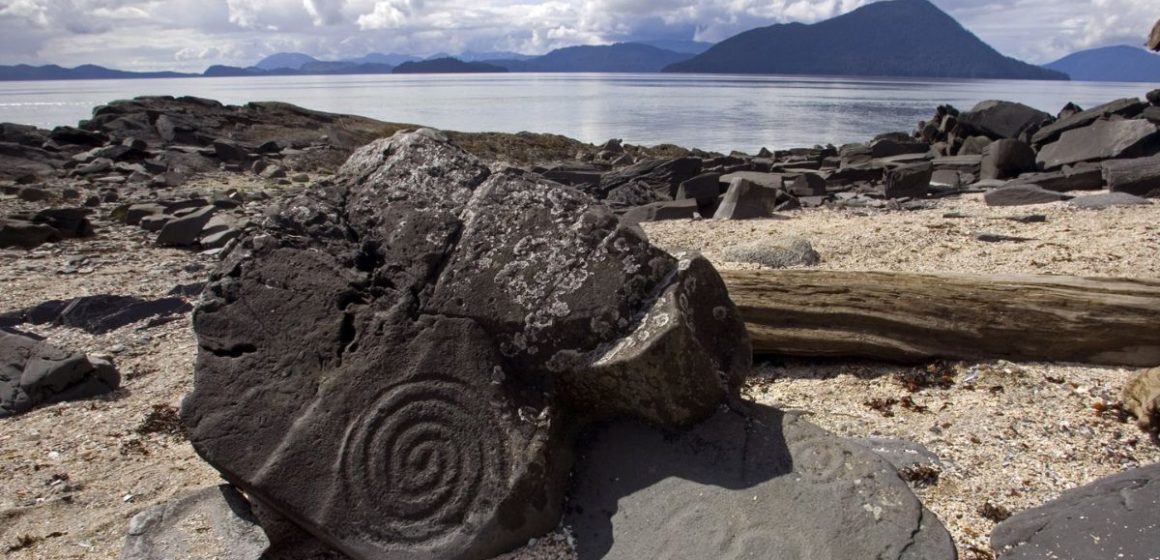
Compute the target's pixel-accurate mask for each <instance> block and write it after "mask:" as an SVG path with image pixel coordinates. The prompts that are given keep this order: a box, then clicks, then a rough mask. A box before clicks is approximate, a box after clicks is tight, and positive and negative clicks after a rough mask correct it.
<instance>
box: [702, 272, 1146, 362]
mask: <svg viewBox="0 0 1160 560" xmlns="http://www.w3.org/2000/svg"><path fill="white" fill-rule="evenodd" d="M721 275H722V277H723V278H724V279H725V283H726V285H727V286H728V287H729V294H730V297H731V298H732V299H733V301H734V303H736V304H737V307H738V309H739V310H740V312H741V315H742V317H743V318H744V319H745V323H746V328H747V329H748V330H749V335H750V337H751V339H752V342H753V350H754V353H758V354H779V355H793V356H811V357H865V358H875V359H884V360H890V361H903V362H913V361H923V360H929V359H934V358H950V359H974V360H984V359H1009V360H1022V361H1058V362H1079V363H1089V364H1103V365H1118V366H1133V367H1148V366H1155V365H1160V280H1124V279H1101V278H1076V277H1065V276H984V275H966V274H907V273H889V272H848V271H825V270H787V271H722V272H721Z"/></svg>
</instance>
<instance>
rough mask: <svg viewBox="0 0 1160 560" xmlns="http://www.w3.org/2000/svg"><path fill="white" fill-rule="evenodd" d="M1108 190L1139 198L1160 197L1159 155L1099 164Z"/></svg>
mask: <svg viewBox="0 0 1160 560" xmlns="http://www.w3.org/2000/svg"><path fill="white" fill-rule="evenodd" d="M1100 168H1101V169H1102V171H1103V179H1104V181H1106V182H1107V184H1108V190H1110V191H1112V192H1123V193H1128V194H1134V195H1139V196H1160V155H1158V156H1152V157H1147V158H1136V159H1124V160H1114V161H1105V162H1103V163H1101V164H1100Z"/></svg>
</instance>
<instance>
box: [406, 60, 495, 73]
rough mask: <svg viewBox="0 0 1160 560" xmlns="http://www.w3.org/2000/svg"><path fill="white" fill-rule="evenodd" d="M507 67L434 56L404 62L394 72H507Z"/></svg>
mask: <svg viewBox="0 0 1160 560" xmlns="http://www.w3.org/2000/svg"><path fill="white" fill-rule="evenodd" d="M507 71H508V70H507V68H504V67H502V66H496V65H494V64H488V63H486V62H464V61H462V60H459V59H457V58H436V59H434V60H421V61H418V62H404V63H402V64H400V65H398V66H396V67H395V70H394V73H395V74H476V73H495V72H507Z"/></svg>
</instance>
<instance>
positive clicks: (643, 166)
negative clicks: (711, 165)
mask: <svg viewBox="0 0 1160 560" xmlns="http://www.w3.org/2000/svg"><path fill="white" fill-rule="evenodd" d="M700 173H701V159H700V158H695V157H682V158H675V159H647V160H644V161H642V162H639V163H636V164H634V165H630V166H628V167H625V168H623V169H618V170H616V171H611V172H609V173H606V174H605V175H604V177H602V178H601V179H600V184H599V185H598V186H597V187H596V188H595V190H592V191H586V192H589V194H592V195H593V196H595V197H597V198H601V199H603V198H605V197H606V196H607V195H608V192H609V191H611V190H612V189H615V188H616V187H619V186H621V185H624V184H627V183H630V182H634V181H635V182H641V183H644V184H646V185H648V186H649V188H650V189H652V190H654V191H656V192H657V193H658V194H660V195H662V196H664V197H665V198H666V199H667V200H672V199H673V198H674V197H675V196H676V194H677V188H678V187H679V186H680V184H681V183H682V182H684V181H687V180H689V179H692V178H693V177H696V176H697V175H698V174H700Z"/></svg>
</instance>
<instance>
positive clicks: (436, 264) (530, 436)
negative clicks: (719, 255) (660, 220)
mask: <svg viewBox="0 0 1160 560" xmlns="http://www.w3.org/2000/svg"><path fill="white" fill-rule="evenodd" d="M674 188H675V187H674ZM194 328H195V331H196V332H197V335H198V341H199V346H200V351H199V354H198V361H197V372H196V379H195V387H194V391H193V392H192V393H191V394H190V395H189V396H188V397H187V399H186V401H185V403H184V405H183V407H182V417H183V420H184V422H185V423H186V425H187V427H188V428H189V432H190V439H191V441H192V443H193V445H194V447H195V449H196V450H197V451H198V452H199V453H200V454H201V455H202V456H203V457H204V458H206V460H208V461H209V462H210V463H211V464H213V465H214V466H215V467H217V468H218V469H219V470H220V471H221V472H222V473H223V474H224V475H225V476H226V478H227V479H228V480H230V481H231V482H233V483H235V484H236V485H238V486H239V487H241V488H242V489H244V490H245V491H246V492H247V493H248V494H250V495H252V496H254V497H255V498H257V499H259V500H260V501H261V502H262V503H263V504H265V505H267V506H269V507H270V508H271V509H272V510H274V511H276V512H277V513H278V514H280V515H282V516H284V517H286V518H287V519H289V520H291V521H292V522H294V523H295V524H297V525H299V526H300V527H301V528H303V529H305V530H307V531H309V532H310V533H311V534H313V535H314V536H315V537H316V538H318V539H320V540H322V541H324V542H325V543H327V544H328V545H330V546H332V547H334V548H335V549H337V550H340V551H342V552H343V553H345V554H347V555H350V556H352V557H354V558H356V559H369V558H381V557H386V556H390V557H392V558H413V559H418V558H432V559H434V558H487V557H490V556H492V555H495V554H498V553H501V552H504V551H506V550H508V549H510V548H512V547H514V546H516V545H518V544H522V543H524V542H526V541H527V540H528V539H529V538H532V537H536V536H539V535H541V534H543V533H545V532H546V531H548V530H550V529H551V528H552V527H554V526H556V523H557V521H558V520H559V517H560V515H561V506H562V503H563V501H562V500H563V496H562V494H563V490H564V486H565V484H566V482H567V475H568V469H569V467H570V465H571V459H572V448H571V439H572V435H573V432H574V430H575V429H576V428H577V427H578V426H581V425H583V423H584V422H586V421H588V420H595V419H601V418H606V417H610V416H630V417H635V418H640V419H643V420H645V421H649V422H653V423H656V424H660V425H665V426H684V425H689V424H692V423H695V422H697V421H700V420H701V419H703V418H705V417H707V416H709V415H711V414H712V413H713V412H714V411H715V410H716V409H717V407H718V406H719V405H720V404H721V403H722V402H723V401H724V400H726V399H732V398H735V397H736V394H737V388H738V386H739V385H740V383H741V380H742V379H743V377H744V375H745V373H746V372H747V370H748V368H749V360H750V357H749V345H748V338H747V337H746V335H745V331H744V327H743V324H742V322H741V320H740V318H739V316H738V315H737V312H736V310H735V308H734V307H733V305H732V303H731V302H729V300H728V298H727V296H726V292H725V288H724V284H723V283H722V282H721V280H720V278H719V277H718V276H717V274H716V272H715V271H714V270H713V269H712V267H711V266H709V265H708V263H707V261H704V260H703V259H701V258H699V257H692V258H689V259H685V260H678V259H675V258H673V257H671V256H669V255H667V254H665V253H664V252H662V251H660V250H658V249H655V248H653V247H651V246H650V245H649V244H648V242H647V241H646V240H645V239H644V238H643V236H642V235H641V234H640V232H639V231H638V230H637V229H635V228H632V227H628V226H624V225H622V224H621V223H620V222H619V221H618V220H617V218H616V217H615V215H613V214H612V213H611V211H609V210H608V209H607V208H606V207H604V206H603V205H600V204H598V203H596V202H595V201H594V200H593V199H592V198H590V197H589V196H587V195H585V194H583V193H581V192H579V191H576V190H573V189H571V188H568V187H563V186H560V185H559V184H556V183H552V182H549V181H547V180H545V179H543V178H541V177H540V176H538V175H531V174H523V173H521V172H518V171H511V170H509V171H503V172H500V173H494V174H493V173H492V172H491V171H490V170H488V168H487V167H485V166H483V165H482V164H481V163H480V162H479V161H477V160H476V159H475V158H473V157H471V156H469V155H467V154H466V153H464V152H463V151H461V150H459V149H458V148H456V147H455V146H453V145H452V144H450V143H449V142H448V141H447V140H446V138H444V137H443V136H442V135H441V134H439V133H436V132H434V131H430V130H422V131H418V132H415V133H409V134H399V135H396V136H394V137H392V138H390V139H384V140H380V141H376V142H374V143H372V144H370V145H368V146H366V147H364V148H362V149H360V150H359V151H357V152H356V153H355V154H354V155H353V156H352V157H351V158H350V160H349V161H348V162H347V163H346V165H345V166H344V167H343V168H342V171H341V174H340V179H339V180H338V181H337V183H336V185H334V186H330V187H325V186H324V187H320V188H317V189H311V190H309V191H307V193H306V194H304V195H301V196H299V197H298V198H295V199H292V200H289V201H287V202H286V204H284V205H283V206H282V208H281V210H280V211H277V212H275V213H274V214H273V216H272V218H271V219H270V222H269V223H268V224H266V225H265V226H264V227H263V228H259V229H258V231H256V232H255V233H253V234H252V235H249V236H247V237H245V238H243V239H242V240H241V242H240V243H239V244H238V245H237V246H236V247H235V248H234V249H233V250H231V251H230V252H229V253H228V255H227V256H226V258H225V261H224V262H223V265H222V268H221V269H220V271H219V272H217V273H215V274H214V276H213V277H212V278H211V282H210V283H209V284H208V285H207V287H206V290H205V292H204V293H203V295H202V302H201V304H200V305H199V307H198V309H197V310H196V312H195V316H194ZM674 364H675V365H676V367H674Z"/></svg>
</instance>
